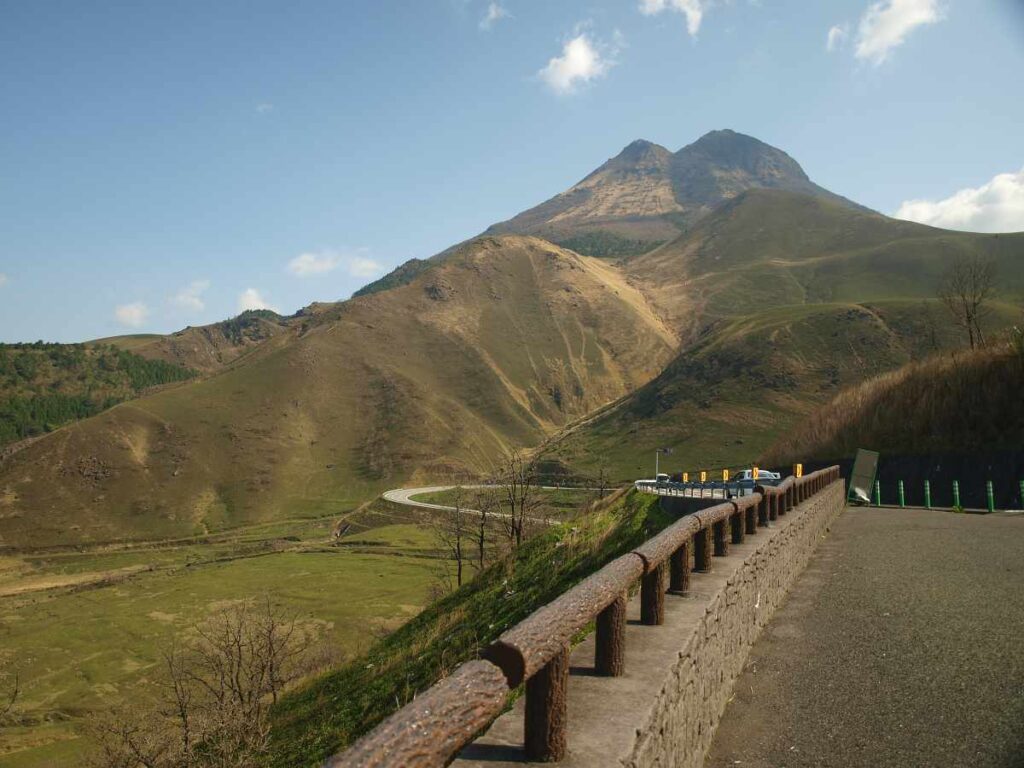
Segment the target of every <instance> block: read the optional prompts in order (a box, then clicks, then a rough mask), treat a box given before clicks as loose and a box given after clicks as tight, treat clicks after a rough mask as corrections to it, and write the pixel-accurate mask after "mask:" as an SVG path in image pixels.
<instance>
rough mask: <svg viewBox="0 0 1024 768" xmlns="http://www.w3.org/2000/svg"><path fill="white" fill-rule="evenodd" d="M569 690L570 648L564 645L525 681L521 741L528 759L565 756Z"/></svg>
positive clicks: (546, 760) (551, 760)
mask: <svg viewBox="0 0 1024 768" xmlns="http://www.w3.org/2000/svg"><path fill="white" fill-rule="evenodd" d="M568 692H569V649H568V648H563V649H562V651H561V653H559V654H558V655H557V656H555V658H553V659H552V660H551V661H549V662H548V663H547V666H545V667H544V668H543V669H541V670H540V671H539V672H538V673H537V674H535V675H534V676H533V677H531V678H530V679H529V680H527V681H526V718H525V721H524V724H523V725H524V738H523V741H524V745H525V748H526V759H527V760H531V761H533V762H537V763H554V762H557V761H559V760H561V759H562V758H564V757H565V752H566V747H567V743H566V720H567V711H566V710H567V707H566V694H568Z"/></svg>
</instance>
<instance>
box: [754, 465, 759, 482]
mask: <svg viewBox="0 0 1024 768" xmlns="http://www.w3.org/2000/svg"><path fill="white" fill-rule="evenodd" d="M759 471H760V470H759V469H758V468H757V467H754V471H753V473H752V474H753V476H754V480H757V477H758V472H759Z"/></svg>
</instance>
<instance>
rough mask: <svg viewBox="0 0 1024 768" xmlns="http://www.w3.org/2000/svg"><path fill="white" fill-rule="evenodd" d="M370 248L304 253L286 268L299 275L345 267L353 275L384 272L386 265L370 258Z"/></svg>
mask: <svg viewBox="0 0 1024 768" xmlns="http://www.w3.org/2000/svg"><path fill="white" fill-rule="evenodd" d="M369 252H370V251H369V249H368V248H356V249H355V250H351V251H342V252H340V253H339V252H337V251H318V252H316V253H312V252H310V253H302V254H299V255H298V256H296V257H295V258H294V259H292V260H291V261H289V262H288V265H287V267H286V269H287V270H288V271H289V272H291V273H292V274H293V275H295V276H297V277H312V276H314V275H325V274H327V273H328V272H333V271H334V270H336V269H338V268H339V267H344V269H345V271H347V272H348V273H349V274H350V275H352V277H373V276H375V275H379V274H382V273H383V272H384V265H382V264H381V263H380V262H378V261H375V260H374V259H372V258H370V256H369Z"/></svg>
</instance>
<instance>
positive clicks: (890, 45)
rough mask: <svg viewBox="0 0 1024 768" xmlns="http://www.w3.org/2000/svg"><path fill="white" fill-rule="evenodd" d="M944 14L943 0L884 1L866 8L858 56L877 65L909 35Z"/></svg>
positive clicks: (862, 19)
mask: <svg viewBox="0 0 1024 768" xmlns="http://www.w3.org/2000/svg"><path fill="white" fill-rule="evenodd" d="M943 17H944V12H943V10H942V8H940V7H939V0H881V1H880V2H877V3H872V4H871V5H870V6H868V9H867V10H866V11H864V15H863V16H861V19H860V24H859V25H858V27H857V48H856V51H855V53H854V55H855V56H856V57H857V58H858V59H865V60H867V61H870V62H871V63H872V64H874V65H875V66H876V67H877V66H878V65H879V64H881V63H882V62H884V61H885V60H886V59H887V58H889V54H890V53H891V52H892V51H893V49H895V48H898V47H899V46H900V45H902V44H903V42H904V41H905V40H906V37H907V35H909V34H910V33H911V32H913V31H914V30H915V29H917V28H918V27H920V26H923V25H925V24H935V23H936V22H939V21H941V20H942V19H943Z"/></svg>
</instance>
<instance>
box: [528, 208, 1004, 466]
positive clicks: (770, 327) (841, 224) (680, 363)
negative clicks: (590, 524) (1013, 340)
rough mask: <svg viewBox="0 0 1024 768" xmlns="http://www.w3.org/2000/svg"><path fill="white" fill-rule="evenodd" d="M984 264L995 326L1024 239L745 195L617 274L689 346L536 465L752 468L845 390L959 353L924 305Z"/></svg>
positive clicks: (952, 336) (937, 315) (945, 322)
mask: <svg viewBox="0 0 1024 768" xmlns="http://www.w3.org/2000/svg"><path fill="white" fill-rule="evenodd" d="M972 253H979V254H982V255H984V256H986V257H989V258H992V259H994V260H995V261H996V263H997V268H998V270H999V275H1000V279H999V290H1000V300H1001V301H1000V303H998V304H996V305H995V307H994V309H995V312H994V314H993V317H992V318H991V319H990V321H989V322H990V326H991V328H992V329H998V328H1001V327H1005V326H1006V325H1008V324H1009V323H1011V322H1013V321H1015V320H1016V319H1017V317H1018V313H1019V309H1018V308H1017V307H1018V302H1019V301H1020V299H1021V297H1022V296H1024V236H1022V235H973V234H963V233H953V232H946V231H943V230H936V229H932V228H929V227H922V226H919V225H916V224H910V223H907V222H899V221H895V220H892V219H888V218H886V217H883V216H880V215H878V214H873V213H870V212H865V211H858V210H854V209H850V208H848V207H845V206H841V205H837V204H834V203H831V202H829V201H827V200H822V199H818V198H811V197H806V196H801V195H795V194H790V193H780V192H769V193H766V192H750V193H747V194H746V195H743V196H742V197H741V198H740V199H738V200H737V201H736V202H734V203H732V204H730V205H728V206H726V207H725V208H724V209H723V210H721V211H720V212H719V213H717V214H715V215H712V216H711V217H709V218H708V219H706V220H705V221H704V222H702V223H701V224H700V225H698V226H697V227H696V228H695V229H694V230H693V232H691V233H690V234H689V235H687V236H684V237H682V238H680V239H679V240H677V241H675V242H674V243H671V244H669V245H666V246H664V247H662V248H660V249H658V250H656V251H653V252H651V253H650V254H647V255H645V256H641V257H638V258H636V259H634V260H632V261H631V262H629V264H628V265H627V269H628V270H629V271H630V272H631V274H632V275H633V277H634V279H635V280H636V281H638V282H639V283H641V284H642V285H644V287H645V290H647V291H648V292H649V295H650V296H651V299H652V301H653V302H654V303H655V304H656V305H657V306H659V307H660V309H661V311H662V312H663V313H664V316H665V317H666V318H667V320H668V322H670V323H671V324H674V325H675V327H676V328H677V330H678V331H679V332H680V334H681V335H683V336H684V337H688V338H690V339H691V341H690V343H688V344H687V345H686V346H685V347H684V349H683V351H682V352H681V354H680V355H679V356H678V357H677V358H676V359H675V360H674V361H673V362H672V363H671V364H670V365H669V366H668V367H667V368H666V370H665V371H664V372H663V373H662V374H661V375H660V376H658V377H657V378H656V379H655V380H653V381H652V382H650V383H649V384H647V385H645V386H643V387H641V388H640V389H639V390H637V391H636V392H635V393H631V394H630V395H627V396H626V397H625V398H623V399H622V401H620V402H619V403H617V404H615V405H614V406H613V407H610V408H607V409H605V410H604V411H602V412H600V413H598V414H596V415H594V416H592V417H590V418H588V419H586V420H584V421H583V422H582V423H579V424H576V425H573V426H572V427H570V428H569V429H568V430H567V431H566V432H565V433H564V434H562V435H559V436H558V437H556V438H555V439H554V440H553V441H552V442H551V443H550V444H549V445H548V446H547V448H546V450H545V453H546V455H548V456H551V457H552V458H558V459H560V460H562V461H564V462H566V463H567V464H570V465H571V466H573V467H574V468H575V469H577V470H583V471H590V472H593V471H595V470H596V469H597V468H598V467H599V466H601V465H602V464H603V465H605V466H606V467H607V468H609V469H611V470H612V474H613V475H614V476H616V477H617V478H619V479H628V478H631V477H636V476H638V475H643V474H649V473H650V472H651V471H653V466H652V464H653V454H654V449H655V448H657V447H661V446H670V447H673V448H674V449H675V452H674V455H673V456H672V457H671V458H670V459H669V460H668V462H667V464H668V466H669V468H670V469H672V470H679V469H689V470H694V469H699V468H702V467H703V468H713V467H718V466H730V465H736V464H743V463H749V462H752V461H754V460H755V459H756V458H757V457H758V455H759V454H761V453H762V452H763V451H764V450H765V449H766V448H767V447H768V446H769V445H771V444H772V443H774V442H775V441H776V440H777V439H778V438H779V433H780V431H783V430H786V429H788V428H789V427H791V426H792V425H793V424H796V423H798V422H799V421H801V420H802V419H803V418H805V417H806V416H807V415H808V414H809V413H811V412H812V411H813V410H814V409H815V408H816V407H818V406H820V405H821V404H823V403H825V402H827V401H828V400H830V399H831V398H832V397H833V396H834V395H835V394H836V393H837V392H839V390H840V389H841V388H843V387H846V386H850V385H853V384H856V383H858V382H860V381H862V380H864V379H865V378H866V377H869V376H873V375H875V374H878V373H882V372H884V371H887V370H892V369H894V368H897V367H899V366H901V365H903V364H905V363H907V362H909V361H911V360H914V359H918V358H920V357H922V356H924V355H925V354H927V353H928V352H930V351H932V346H933V339H932V337H933V329H934V343H935V345H937V346H938V347H939V348H947V349H948V348H953V347H956V346H958V345H959V344H960V343H961V342H960V339H959V337H958V335H957V333H956V332H955V330H954V329H953V327H952V325H951V323H950V321H949V319H948V317H947V315H946V313H945V310H944V309H943V308H942V307H941V306H940V305H939V304H938V302H937V301H935V300H934V299H931V300H929V301H926V299H928V298H929V297H930V296H934V293H935V285H936V283H937V282H938V279H939V275H940V274H941V273H942V271H943V270H944V269H945V268H946V267H947V266H948V265H949V264H950V263H951V261H952V260H953V259H954V258H955V257H956V256H957V255H960V254H972Z"/></svg>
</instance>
